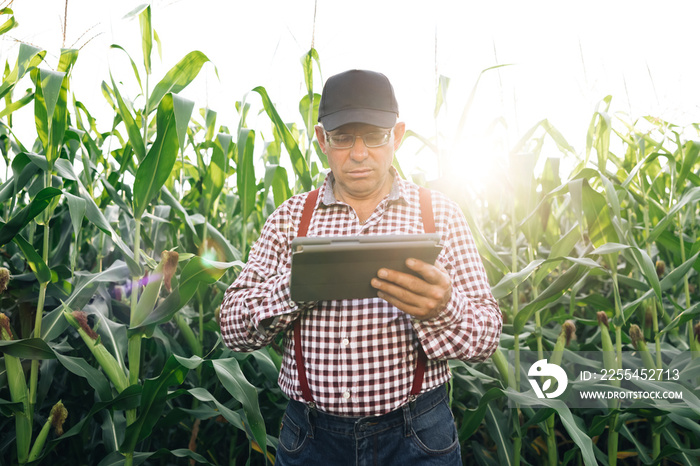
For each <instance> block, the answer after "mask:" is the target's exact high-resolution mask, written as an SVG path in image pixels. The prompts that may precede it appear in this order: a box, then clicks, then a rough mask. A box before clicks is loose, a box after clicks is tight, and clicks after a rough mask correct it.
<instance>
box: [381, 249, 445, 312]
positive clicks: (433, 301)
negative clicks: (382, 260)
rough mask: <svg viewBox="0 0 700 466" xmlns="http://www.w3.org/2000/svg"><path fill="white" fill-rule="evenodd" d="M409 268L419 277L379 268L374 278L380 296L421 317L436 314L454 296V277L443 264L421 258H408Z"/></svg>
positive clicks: (402, 309)
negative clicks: (434, 263) (451, 276)
mask: <svg viewBox="0 0 700 466" xmlns="http://www.w3.org/2000/svg"><path fill="white" fill-rule="evenodd" d="M406 265H407V266H408V268H409V269H411V270H413V271H414V272H416V273H418V275H420V277H422V278H419V277H416V276H414V275H411V274H407V273H403V272H398V271H396V270H390V269H380V270H379V271H378V272H377V277H379V278H374V279H372V286H373V287H374V288H376V289H377V290H378V292H377V296H378V297H380V298H382V299H383V300H385V301H386V302H388V303H389V304H391V305H393V306H395V307H396V308H398V309H400V310H401V311H403V312H405V313H406V314H410V315H412V316H414V317H415V318H417V319H419V320H428V319H433V318H435V317H437V315H438V314H439V313H440V311H442V310H443V309H444V308H445V306H447V303H448V302H449V301H450V297H451V296H452V280H451V279H450V275H449V274H448V273H447V271H446V270H445V269H444V268H443V267H442V266H441V265H437V266H436V265H430V264H427V263H425V262H423V261H420V260H418V259H408V260H406Z"/></svg>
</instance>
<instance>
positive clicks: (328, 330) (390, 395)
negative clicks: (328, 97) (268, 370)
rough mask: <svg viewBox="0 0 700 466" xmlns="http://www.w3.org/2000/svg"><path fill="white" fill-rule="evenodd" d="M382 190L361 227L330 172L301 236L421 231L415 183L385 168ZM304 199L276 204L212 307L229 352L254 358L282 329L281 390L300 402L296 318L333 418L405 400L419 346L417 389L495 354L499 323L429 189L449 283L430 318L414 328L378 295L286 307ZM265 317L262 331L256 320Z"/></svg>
mask: <svg viewBox="0 0 700 466" xmlns="http://www.w3.org/2000/svg"><path fill="white" fill-rule="evenodd" d="M393 174H394V183H393V186H392V190H391V192H390V193H389V194H388V195H387V196H386V198H385V199H384V200H383V201H382V202H380V203H379V205H378V206H377V208H376V209H375V210H374V212H373V213H372V215H371V216H370V217H369V218H368V219H367V221H366V222H365V223H364V224H360V222H359V220H358V218H357V215H356V214H355V212H354V210H353V209H352V207H350V206H349V205H347V204H345V203H343V202H340V201H338V200H336V199H335V196H334V195H333V175H332V173H331V174H329V175H328V176H327V177H326V180H325V182H324V184H323V186H322V187H321V189H320V192H319V196H318V200H317V202H316V208H315V210H314V214H313V216H312V218H311V222H310V224H309V230H308V233H307V236H338V235H347V236H351V235H387V234H420V233H424V231H423V222H422V219H421V213H420V205H419V201H418V186H416V185H414V184H413V183H410V182H408V181H405V180H402V179H401V178H400V177H399V176H398V175H397V174H396V172H395V171H394V172H393ZM306 196H307V194H299V195H297V196H294V197H292V198H290V199H288V200H287V201H286V202H285V203H283V204H282V205H281V206H280V207H279V208H278V209H277V210H276V211H275V212H274V213H273V214H272V215H271V216H270V217H269V218H268V219H267V222H266V223H265V226H264V227H263V231H262V233H261V235H260V238H259V239H258V241H257V242H256V243H255V245H254V246H253V248H252V249H251V251H250V257H249V259H248V262H247V263H246V265H245V267H244V268H243V270H242V272H241V273H240V275H239V276H238V278H237V279H236V280H235V281H234V283H233V284H232V285H231V286H230V287H229V288H228V290H227V291H226V294H225V296H224V300H223V303H222V304H221V334H222V336H223V340H224V342H225V343H226V345H228V346H229V347H230V348H231V349H233V350H234V351H253V350H255V349H257V348H260V347H263V346H265V345H267V344H269V343H270V342H271V341H272V340H273V339H274V338H275V336H276V335H277V334H278V333H279V332H281V331H284V332H285V336H286V340H285V345H284V360H283V363H282V369H281V371H280V376H279V385H280V387H281V389H282V390H283V391H284V392H285V393H286V394H287V395H288V396H289V397H290V398H292V399H295V400H298V401H302V402H303V401H304V398H303V396H302V392H301V386H300V384H299V381H298V380H299V379H298V377H297V366H296V362H295V360H294V338H292V325H291V324H292V323H293V322H294V320H295V319H296V318H297V317H299V314H300V313H301V314H302V316H301V317H302V320H301V326H302V333H301V334H302V338H303V341H302V350H303V355H304V362H305V365H306V371H307V374H306V375H307V378H308V383H309V387H310V389H311V393H312V395H313V399H314V401H315V402H316V405H317V407H318V409H320V410H322V411H325V412H327V413H330V414H335V415H339V416H371V415H380V414H384V413H387V412H389V411H392V410H394V409H396V408H398V407H399V406H401V405H403V404H404V403H406V401H407V400H408V397H409V392H410V390H411V383H412V381H413V376H414V372H415V368H416V360H417V355H418V350H417V348H418V345H422V346H423V349H424V351H425V353H426V355H427V356H428V362H427V365H426V369H425V378H424V380H423V389H422V391H423V392H425V391H428V390H430V389H432V388H435V387H437V386H439V385H441V384H443V383H444V382H446V381H447V380H448V379H449V377H450V372H449V368H448V364H447V360H448V359H462V360H465V361H482V360H484V359H486V358H488V357H489V356H490V355H491V353H493V351H494V350H495V349H496V346H497V345H498V341H499V338H500V334H501V326H502V316H501V312H500V310H499V308H498V304H497V303H496V301H495V299H494V298H493V296H492V294H491V291H490V287H489V284H488V282H487V279H486V272H485V270H484V268H483V264H482V262H481V259H480V257H479V254H478V252H477V250H476V247H475V245H474V240H473V237H472V234H471V232H470V230H469V227H468V226H467V222H466V220H465V219H464V215H463V214H462V212H461V211H460V209H459V208H458V207H457V205H456V204H455V203H454V202H452V201H450V200H449V199H448V198H447V197H445V196H444V195H442V194H441V193H438V192H435V191H433V192H432V204H433V214H434V217H435V229H436V232H437V233H439V234H440V236H441V238H442V242H443V246H444V247H443V250H442V252H441V253H440V256H439V257H438V259H437V262H438V263H440V264H441V265H442V266H443V267H445V269H446V270H447V271H448V273H449V274H450V276H451V278H452V286H453V290H452V298H451V300H450V302H449V303H448V305H447V307H446V308H445V309H444V311H442V313H441V314H440V315H439V316H438V317H437V318H435V319H433V320H427V321H419V320H417V319H412V318H411V316H409V315H408V314H405V313H404V312H402V311H400V310H398V309H397V308H395V307H393V306H392V305H391V304H389V303H387V302H386V301H384V300H382V299H379V298H370V299H348V300H342V301H320V302H318V303H294V302H292V301H291V300H290V295H289V279H290V270H291V243H292V240H293V239H294V238H295V237H296V235H297V229H298V226H299V222H300V220H301V214H302V211H303V208H304V201H305V199H306ZM265 319H270V320H269V321H268V322H266V323H267V324H268V325H267V326H264V325H263V324H262V321H263V320H265Z"/></svg>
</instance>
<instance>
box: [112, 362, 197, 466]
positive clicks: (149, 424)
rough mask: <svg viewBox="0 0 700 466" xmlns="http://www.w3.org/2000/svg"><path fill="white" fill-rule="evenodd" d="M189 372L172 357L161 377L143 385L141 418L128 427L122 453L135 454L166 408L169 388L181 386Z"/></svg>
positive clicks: (148, 380) (121, 449)
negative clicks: (139, 444)
mask: <svg viewBox="0 0 700 466" xmlns="http://www.w3.org/2000/svg"><path fill="white" fill-rule="evenodd" d="M188 372H189V369H188V368H186V367H184V366H183V365H182V364H180V362H178V360H177V359H175V357H174V356H170V358H169V359H168V361H167V362H166V363H165V366H164V367H163V370H162V371H161V373H160V375H159V376H158V377H156V378H154V379H147V380H146V381H145V382H144V383H143V392H142V394H141V405H140V411H139V416H138V418H137V419H136V421H135V422H134V423H133V424H131V425H129V426H127V428H126V435H125V436H124V441H123V442H122V444H121V447H120V451H121V452H133V451H134V448H135V447H136V444H137V443H138V442H140V441H141V440H143V439H145V438H146V437H147V436H148V435H149V434H150V433H151V430H152V429H153V426H154V425H155V424H156V422H157V421H158V419H159V418H160V415H161V413H162V411H163V408H164V407H165V402H166V400H167V396H168V387H170V386H172V385H180V384H181V383H182V382H183V381H184V380H185V376H186V375H187V373H188Z"/></svg>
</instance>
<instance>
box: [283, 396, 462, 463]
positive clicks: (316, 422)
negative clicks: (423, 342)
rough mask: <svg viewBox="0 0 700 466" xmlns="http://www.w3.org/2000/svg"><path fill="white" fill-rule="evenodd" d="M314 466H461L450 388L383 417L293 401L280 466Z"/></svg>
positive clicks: (284, 429)
mask: <svg viewBox="0 0 700 466" xmlns="http://www.w3.org/2000/svg"><path fill="white" fill-rule="evenodd" d="M314 464H326V465H329V466H330V465H333V466H335V465H355V466H367V465H379V466H386V465H401V466H406V465H461V464H462V460H461V456H460V449H459V439H458V438H457V429H456V428H455V424H454V418H453V416H452V412H451V411H450V407H449V405H448V404H447V391H446V389H445V386H444V385H443V386H440V387H438V388H436V389H434V390H431V391H429V392H427V393H424V394H422V395H420V396H419V397H418V398H417V399H416V400H415V402H413V403H407V404H405V405H404V406H402V407H400V408H398V409H396V410H394V411H392V412H390V413H387V414H384V415H382V416H371V417H360V418H357V417H341V416H333V415H330V414H325V413H322V412H320V411H318V410H316V409H311V408H309V407H308V406H307V405H306V404H305V403H300V402H298V401H294V400H292V401H290V402H289V405H288V406H287V410H286V412H285V414H284V418H283V419H282V429H281V431H280V438H279V447H278V449H277V459H276V461H275V465H276V466H288V465H303V466H311V465H314Z"/></svg>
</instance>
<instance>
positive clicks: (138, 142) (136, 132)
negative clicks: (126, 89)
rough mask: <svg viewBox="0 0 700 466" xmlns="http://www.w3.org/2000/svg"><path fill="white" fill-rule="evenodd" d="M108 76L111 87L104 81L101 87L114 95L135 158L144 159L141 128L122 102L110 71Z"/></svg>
mask: <svg viewBox="0 0 700 466" xmlns="http://www.w3.org/2000/svg"><path fill="white" fill-rule="evenodd" d="M109 77H110V79H111V80H112V88H111V89H109V87H107V85H106V84H104V83H103V85H102V87H103V89H105V90H107V91H110V92H111V93H112V94H113V95H114V98H115V100H116V103H117V105H116V108H115V110H116V111H117V114H118V115H119V116H120V117H121V119H122V121H124V125H125V126H126V133H127V134H128V135H129V143H131V146H132V147H133V148H134V152H135V153H136V158H137V159H138V160H139V161H141V160H143V159H144V157H146V145H145V142H144V140H143V136H142V135H141V128H139V126H138V124H136V120H135V119H134V115H133V114H132V112H133V110H132V109H131V108H130V107H129V106H127V105H126V102H124V99H123V98H122V95H121V93H120V92H119V89H118V88H117V84H116V83H115V82H114V77H113V76H112V73H111V72H110V74H109Z"/></svg>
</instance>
